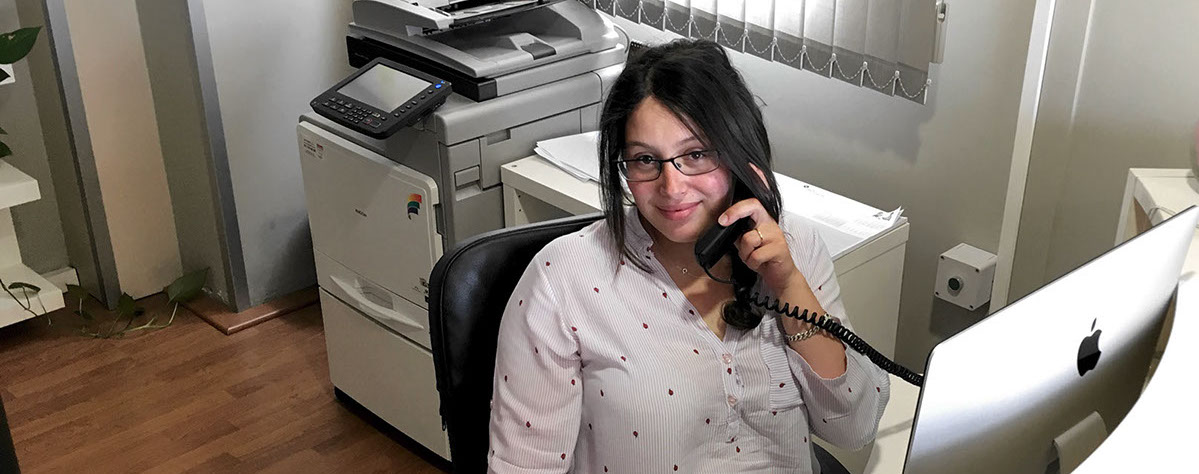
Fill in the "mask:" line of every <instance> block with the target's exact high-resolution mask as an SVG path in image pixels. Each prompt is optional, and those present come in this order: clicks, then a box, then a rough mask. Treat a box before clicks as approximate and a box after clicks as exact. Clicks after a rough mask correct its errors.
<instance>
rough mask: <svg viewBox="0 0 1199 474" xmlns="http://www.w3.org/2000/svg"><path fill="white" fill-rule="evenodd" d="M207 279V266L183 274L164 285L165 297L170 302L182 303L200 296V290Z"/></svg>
mask: <svg viewBox="0 0 1199 474" xmlns="http://www.w3.org/2000/svg"><path fill="white" fill-rule="evenodd" d="M207 281H208V269H207V268H205V269H203V270H196V271H194V272H191V273H188V274H186V275H183V276H181V277H179V278H178V279H176V280H175V281H173V282H171V284H170V285H169V286H167V287H166V289H165V291H166V293H167V298H168V299H169V300H170V301H171V302H172V303H182V302H184V301H188V300H190V299H192V298H195V297H197V296H200V291H201V290H203V289H204V283H205V282H207Z"/></svg>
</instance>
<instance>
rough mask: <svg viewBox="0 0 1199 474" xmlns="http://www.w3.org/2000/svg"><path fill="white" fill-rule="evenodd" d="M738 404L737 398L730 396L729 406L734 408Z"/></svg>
mask: <svg viewBox="0 0 1199 474" xmlns="http://www.w3.org/2000/svg"><path fill="white" fill-rule="evenodd" d="M736 404H737V397H734V396H732V395H729V406H733V405H736Z"/></svg>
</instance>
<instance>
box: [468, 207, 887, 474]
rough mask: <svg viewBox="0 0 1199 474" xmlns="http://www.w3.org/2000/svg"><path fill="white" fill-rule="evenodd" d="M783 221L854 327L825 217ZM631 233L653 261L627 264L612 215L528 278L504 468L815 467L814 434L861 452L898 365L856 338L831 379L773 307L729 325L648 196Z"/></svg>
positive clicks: (509, 356) (499, 440) (507, 398)
mask: <svg viewBox="0 0 1199 474" xmlns="http://www.w3.org/2000/svg"><path fill="white" fill-rule="evenodd" d="M781 220H782V222H781V223H780V224H781V225H782V227H783V229H784V233H785V234H786V236H787V241H788V245H789V247H790V249H791V254H792V258H793V259H794V260H795V263H796V267H797V268H798V269H799V270H800V272H801V273H802V274H803V275H804V277H805V278H806V279H807V281H808V284H809V286H811V288H812V290H813V292H814V293H815V294H816V297H817V299H818V300H819V301H820V304H821V306H823V307H824V308H825V310H826V311H828V312H829V313H830V314H831V315H833V316H837V317H840V319H841V320H842V321H843V324H845V325H846V326H847V327H848V326H850V324H849V319H848V318H846V317H845V313H844V312H845V308H844V305H843V304H842V303H841V298H840V290H839V287H838V285H837V280H836V276H835V274H834V269H833V261H832V259H831V257H830V256H829V253H828V250H827V248H826V247H825V245H824V242H823V241H822V240H821V239H820V237H819V235H818V234H817V232H816V230H815V228H814V227H812V226H811V225H809V224H807V223H805V222H804V221H803V219H802V218H800V217H798V216H795V215H790V214H787V215H784V216H783V218H782V219H781ZM625 235H626V240H627V241H628V245H629V246H630V248H631V249H634V250H635V254H637V257H638V258H642V259H643V260H642V261H643V262H644V263H645V264H646V265H647V266H648V268H649V269H650V272H645V271H642V270H639V269H638V268H637V267H636V266H634V265H632V264H631V263H629V262H625V261H624V259H625V257H624V256H623V254H622V253H621V252H619V251H618V250H616V249H615V248H613V247H614V246H613V245H612V244H611V242H612V240H611V235H610V232H609V231H608V226H607V223H606V222H605V221H602V220H601V221H599V222H596V223H594V224H592V225H590V226H588V227H587V228H585V229H583V230H581V231H579V232H578V233H575V234H571V235H566V236H563V237H560V238H558V239H556V240H554V241H553V242H551V243H550V244H549V245H547V246H546V247H545V248H544V249H542V250H541V252H540V253H538V254H537V256H536V257H534V259H533V261H532V262H531V263H530V264H529V266H528V267H527V268H526V270H525V272H524V274H523V275H522V276H521V279H520V282H519V283H518V284H517V287H516V289H515V291H514V292H513V294H512V297H511V300H510V301H509V302H508V305H507V307H506V308H505V311H504V317H503V320H502V321H501V324H500V334H499V347H498V352H497V355H496V367H495V369H496V370H495V383H494V387H493V400H492V412H491V434H490V442H491V443H490V444H491V450H490V451H489V457H488V464H489V466H490V471H491V472H500V473H525V472H528V473H550V472H577V473H593V472H594V473H606V472H611V473H649V472H712V473H732V472H796V473H809V472H813V470H814V468H813V466H812V454H811V450H812V446H811V443H812V440H811V436H812V435H815V436H819V437H821V438H823V439H825V440H827V441H829V442H831V443H833V444H836V445H838V446H842V447H845V448H849V449H856V448H858V447H861V446H864V445H865V444H867V443H869V442H870V441H871V440H872V439H873V438H874V435H875V432H876V430H877V427H878V421H879V418H881V416H882V412H883V408H884V407H885V406H886V403H887V398H888V394H889V385H888V378H887V375H886V373H885V372H883V371H882V370H881V369H879V368H877V367H875V366H874V365H873V364H871V363H870V361H869V360H868V359H866V358H865V357H864V356H862V355H861V354H859V353H857V352H855V351H853V350H847V351H846V355H847V357H846V371H845V374H843V375H841V376H839V377H837V378H834V379H825V378H822V377H820V376H819V375H817V374H816V373H815V372H814V371H813V370H812V368H811V367H810V366H809V365H808V364H807V362H806V361H804V359H803V358H802V357H801V356H800V355H799V354H798V353H796V352H795V351H794V350H792V349H791V348H790V347H788V346H787V345H786V342H785V341H783V333H782V331H781V330H780V328H779V325H778V322H777V318H776V317H771V316H769V315H768V316H767V317H764V318H762V324H760V325H758V326H757V327H756V328H754V329H751V330H738V329H736V328H733V327H731V326H730V327H728V329H727V330H726V331H725V337H724V339H723V340H722V339H719V338H717V337H716V335H715V334H714V333H713V332H712V331H711V330H710V329H709V328H708V327H707V325H706V324H705V323H704V322H703V320H702V319H701V318H700V316H699V315H698V311H697V310H696V309H695V307H694V306H692V305H691V304H690V303H689V302H688V300H687V298H686V297H685V296H684V295H683V292H682V291H681V290H679V288H678V286H677V285H676V284H675V283H674V281H673V280H672V279H671V278H670V276H669V275H668V274H667V272H666V270H665V269H664V268H663V267H662V266H661V264H659V263H658V261H657V260H656V259H655V258H654V257H653V253H652V251H651V248H652V245H653V241H652V240H651V238H650V236H649V234H648V233H646V231H645V229H644V228H643V227H642V225H641V221H640V220H639V219H638V217H637V211H636V208H635V207H630V208H628V210H626V234H625ZM756 290H759V291H763V293H765V294H769V293H770V292H769V291H765V290H764V289H763V287H762V285H761V284H760V283H759V285H758V287H757V288H756ZM771 296H773V295H771Z"/></svg>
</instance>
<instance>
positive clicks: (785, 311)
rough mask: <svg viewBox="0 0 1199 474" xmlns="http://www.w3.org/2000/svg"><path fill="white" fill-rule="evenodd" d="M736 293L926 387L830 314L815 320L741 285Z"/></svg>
mask: <svg viewBox="0 0 1199 474" xmlns="http://www.w3.org/2000/svg"><path fill="white" fill-rule="evenodd" d="M734 291H736V292H737V293H738V296H740V297H741V298H742V299H743V300H746V301H749V302H750V303H753V304H754V305H755V306H757V307H759V308H762V309H765V310H767V311H773V312H776V313H779V314H782V315H784V316H787V317H791V318H795V319H798V320H800V321H804V322H806V323H809V324H813V325H815V326H816V327H818V328H820V329H823V330H825V331H827V332H828V333H829V334H832V335H833V336H835V337H836V338H837V339H840V340H841V341H842V342H844V343H845V345H847V346H849V347H850V348H852V349H853V350H855V351H858V352H859V353H861V354H862V355H864V356H866V358H868V359H870V362H873V363H874V365H877V366H879V368H881V369H883V370H885V371H887V372H888V373H890V374H893V375H895V376H896V377H899V378H901V379H903V380H904V381H905V382H907V383H910V384H912V385H915V386H917V387H920V386H923V385H924V376H923V375H920V374H917V373H915V372H912V371H911V370H909V369H908V368H907V367H904V366H902V365H899V364H898V363H896V362H895V361H893V360H891V359H888V358H887V356H885V355H882V354H881V353H879V352H878V351H877V350H875V349H874V348H873V347H870V344H867V343H866V341H865V340H863V339H862V338H860V337H858V335H857V334H854V333H853V332H851V331H850V330H849V329H846V328H845V326H842V325H841V324H840V323H838V322H837V321H836V320H834V319H833V318H831V317H829V316H828V313H825V314H824V316H815V313H813V314H808V310H806V309H805V310H803V312H802V313H801V312H800V310H799V307H798V306H797V307H794V308H792V307H791V303H786V302H782V305H781V306H780V301H779V299H778V298H774V299H771V298H770V297H767V296H762V295H761V294H760V293H758V292H754V293H753V294H752V295H750V289H749V288H746V287H742V286H740V285H734Z"/></svg>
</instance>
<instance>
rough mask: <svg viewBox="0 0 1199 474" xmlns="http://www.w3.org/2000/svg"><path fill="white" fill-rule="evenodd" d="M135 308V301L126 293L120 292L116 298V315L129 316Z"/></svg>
mask: <svg viewBox="0 0 1199 474" xmlns="http://www.w3.org/2000/svg"><path fill="white" fill-rule="evenodd" d="M136 310H137V302H136V301H134V300H133V297H132V296H129V294H128V293H121V299H119V300H117V316H131V315H133V313H134V312H135V311H136Z"/></svg>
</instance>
